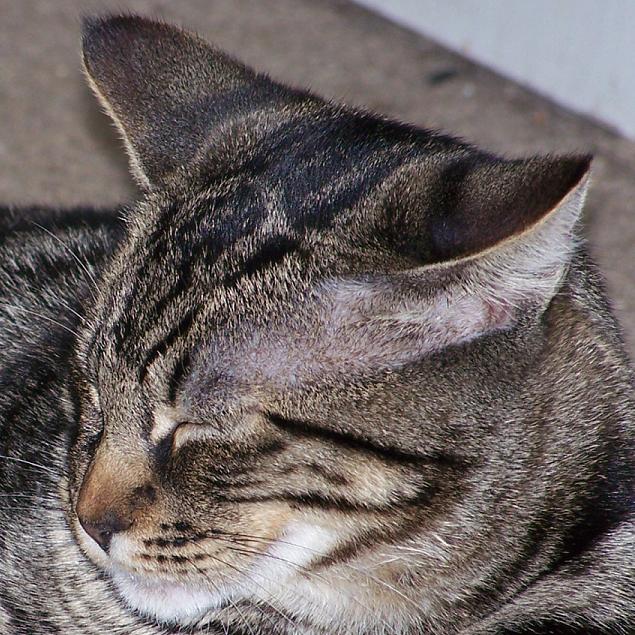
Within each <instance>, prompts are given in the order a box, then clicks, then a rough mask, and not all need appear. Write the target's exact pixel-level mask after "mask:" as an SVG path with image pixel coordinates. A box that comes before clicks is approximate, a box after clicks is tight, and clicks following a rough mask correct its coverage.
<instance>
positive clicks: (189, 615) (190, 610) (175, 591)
mask: <svg viewBox="0 0 635 635" xmlns="http://www.w3.org/2000/svg"><path fill="white" fill-rule="evenodd" d="M110 574H111V577H112V580H113V582H114V584H115V587H116V589H117V591H118V593H119V594H120V596H121V597H122V599H123V600H124V601H125V603H126V604H127V605H128V606H129V607H130V608H131V609H133V610H135V611H137V612H139V613H141V614H142V615H145V616H147V617H150V618H151V619H153V620H156V621H157V622H164V623H171V624H174V623H178V624H191V623H193V622H196V621H200V619H201V618H202V617H203V616H204V615H205V614H206V613H209V612H211V611H217V610H220V609H222V608H224V607H226V606H228V605H229V604H230V602H231V601H230V599H229V593H228V590H226V589H222V588H221V586H220V585H219V586H218V588H215V589H214V590H212V589H210V588H206V587H202V586H199V585H194V584H188V583H186V582H178V581H174V580H166V579H163V578H155V577H150V576H149V575H146V574H139V573H132V572H130V571H128V570H126V569H123V568H122V567H119V566H117V565H113V566H111V570H110Z"/></svg>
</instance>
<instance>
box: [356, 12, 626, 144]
mask: <svg viewBox="0 0 635 635" xmlns="http://www.w3.org/2000/svg"><path fill="white" fill-rule="evenodd" d="M358 2H359V3H360V4H363V5H365V6H367V7H370V8H373V9H375V10H377V11H378V12H380V13H382V14H384V15H386V16H388V17H390V18H392V19H394V20H395V21H397V22H400V23H402V24H404V25H406V26H409V27H410V28H412V29H415V30H417V31H419V32H421V33H424V34H425V35H428V36H431V37H433V38H434V39H436V40H437V41H439V42H441V43H442V44H445V45H446V46H449V47H450V48H452V49H455V50H457V51H459V52H460V53H463V54H465V55H467V56H468V57H471V58H473V59H474V60H476V61H478V62H480V63H482V64H486V65H487V66H490V67H491V68H493V69H495V70H497V71H499V72H501V73H502V74H504V75H506V76H508V77H510V78H512V79H515V80H517V81H519V82H521V83H524V84H526V85H528V86H530V87H532V88H534V89H536V90H538V91H539V92H542V93H544V94H545V95H547V96H549V97H551V98H552V99H554V100H556V101H558V102H559V103H561V104H562V105H564V106H567V107H569V108H571V109H573V110H576V111H578V112H581V113H584V114H587V115H591V116H593V117H596V118H597V119H599V120H601V121H603V122H605V123H607V124H609V125H611V126H615V127H616V128H617V129H618V130H619V131H620V132H621V133H622V134H624V135H626V136H628V137H630V138H631V139H635V2H634V1H633V0H358Z"/></svg>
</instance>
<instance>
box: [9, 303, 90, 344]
mask: <svg viewBox="0 0 635 635" xmlns="http://www.w3.org/2000/svg"><path fill="white" fill-rule="evenodd" d="M1 306H2V308H8V309H12V310H14V311H23V312H24V313H28V314H29V315H34V316H35V317H38V318H40V319H42V320H46V321H47V322H51V323H52V324H55V325H56V326H59V327H60V328H62V329H64V330H65V331H68V332H69V333H71V334H72V335H74V336H75V337H79V333H78V332H77V331H76V330H74V329H72V328H70V327H69V326H67V325H66V324H63V323H62V322H59V321H58V320H55V319H54V318H52V317H50V316H48V315H44V314H43V313H38V312H37V311H32V310H31V309H27V308H26V307H23V306H19V305H17V304H2V305H1Z"/></svg>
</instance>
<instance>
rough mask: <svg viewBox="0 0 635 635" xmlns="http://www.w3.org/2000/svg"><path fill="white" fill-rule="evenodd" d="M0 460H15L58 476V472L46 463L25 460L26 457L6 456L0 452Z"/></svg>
mask: <svg viewBox="0 0 635 635" xmlns="http://www.w3.org/2000/svg"><path fill="white" fill-rule="evenodd" d="M0 460H3V461H15V462H16V463H22V464H24V465H30V466H31V467H35V468H38V469H40V470H43V471H44V472H47V473H48V474H52V475H53V476H60V472H56V471H55V470H52V469H51V468H50V467H47V466H46V465H42V464H41V463H34V462H33V461H27V460H26V459H20V458H18V457H16V456H6V455H4V454H0Z"/></svg>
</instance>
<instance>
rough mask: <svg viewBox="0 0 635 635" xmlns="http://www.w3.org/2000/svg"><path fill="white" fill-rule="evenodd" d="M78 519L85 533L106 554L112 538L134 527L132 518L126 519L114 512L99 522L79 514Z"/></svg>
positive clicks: (108, 513)
mask: <svg viewBox="0 0 635 635" xmlns="http://www.w3.org/2000/svg"><path fill="white" fill-rule="evenodd" d="M78 519H79V522H80V524H81V526H82V527H83V528H84V531H85V532H86V533H87V534H88V535H89V536H90V537H91V538H92V539H93V540H94V541H95V542H96V543H97V544H98V545H99V546H100V547H101V548H102V549H103V550H104V551H105V552H106V553H108V549H109V548H110V541H111V540H112V537H113V536H114V535H115V534H117V533H119V532H122V531H126V529H129V528H130V527H131V525H132V520H131V519H130V518H124V517H123V516H119V515H117V514H115V513H114V512H106V513H105V514H104V515H103V516H102V517H101V518H99V519H98V520H88V519H86V518H82V516H81V515H79V514H78Z"/></svg>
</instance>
